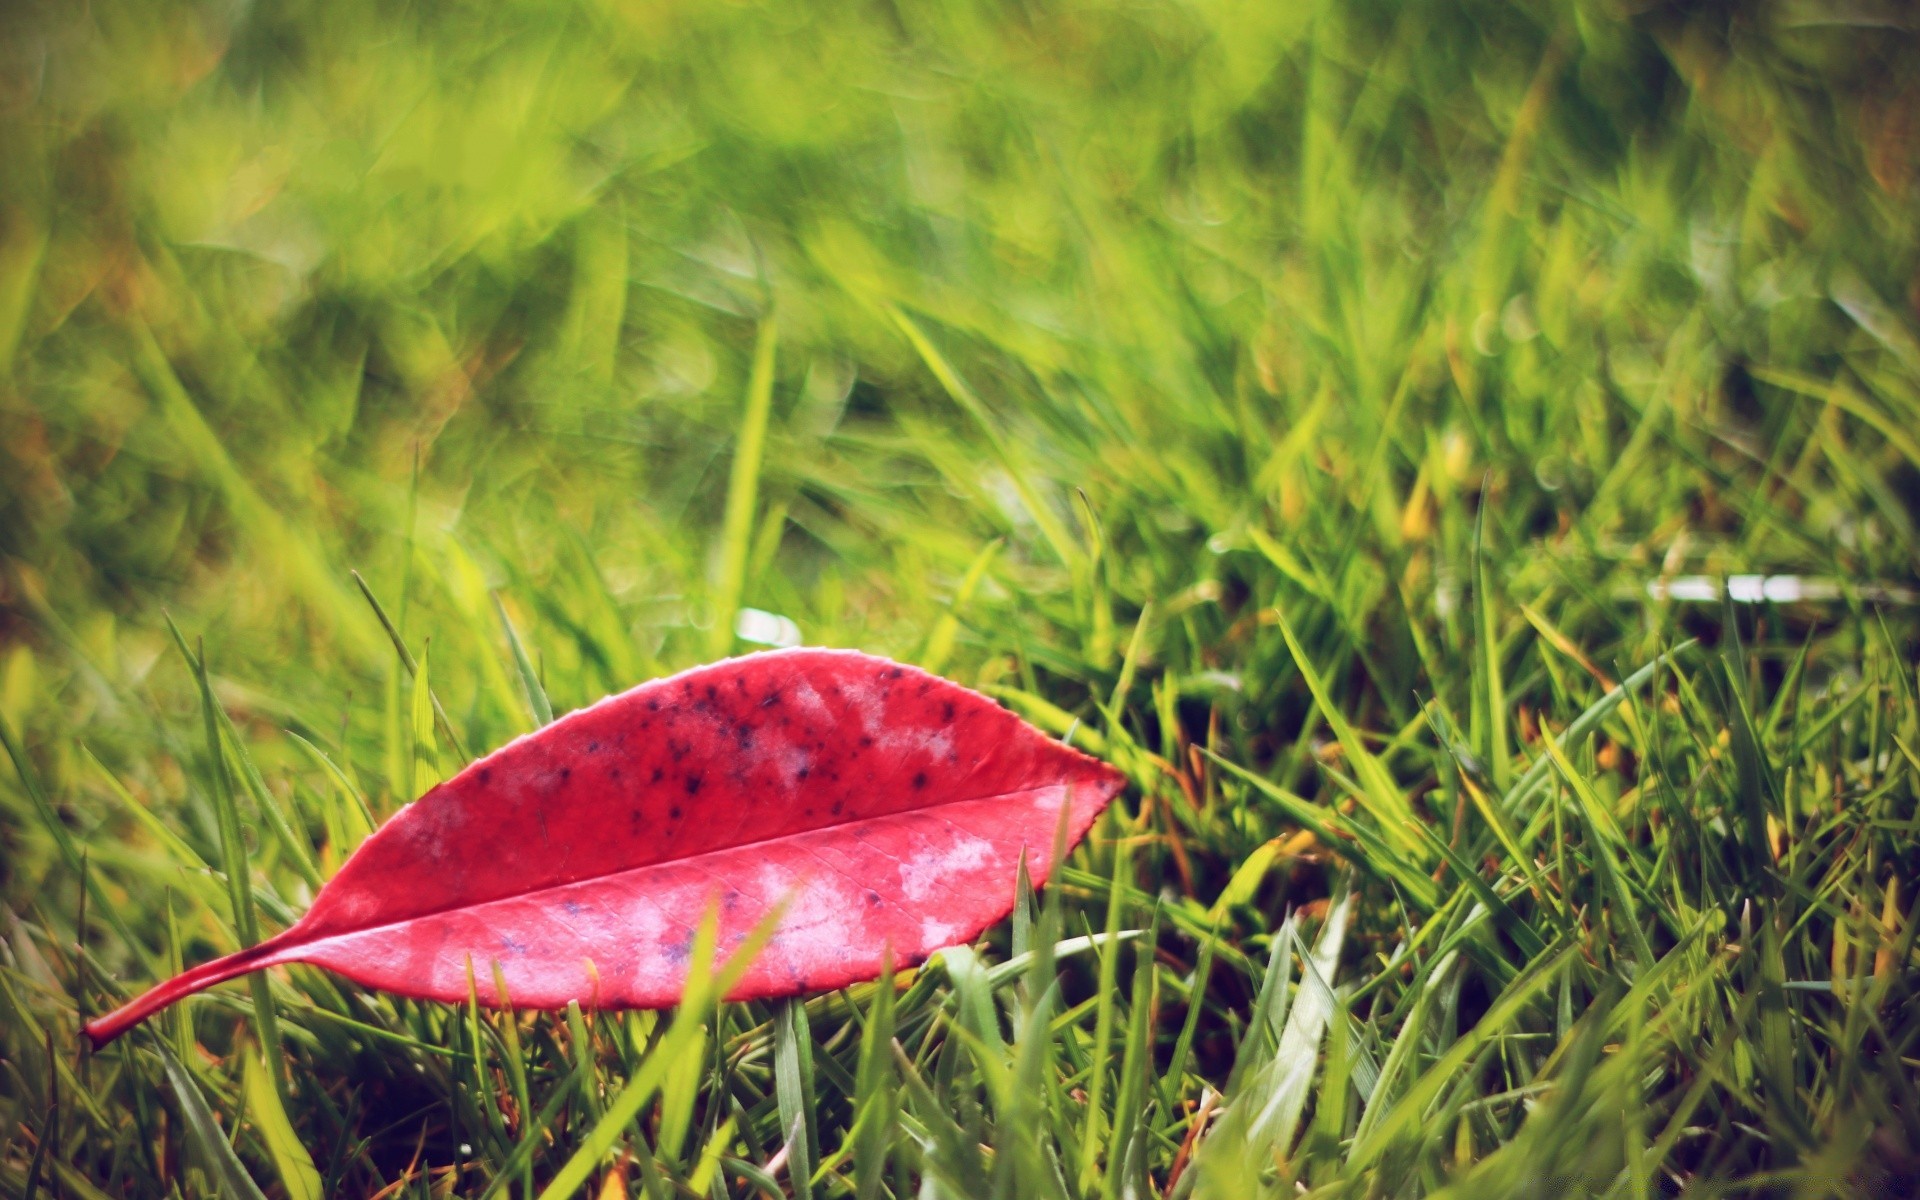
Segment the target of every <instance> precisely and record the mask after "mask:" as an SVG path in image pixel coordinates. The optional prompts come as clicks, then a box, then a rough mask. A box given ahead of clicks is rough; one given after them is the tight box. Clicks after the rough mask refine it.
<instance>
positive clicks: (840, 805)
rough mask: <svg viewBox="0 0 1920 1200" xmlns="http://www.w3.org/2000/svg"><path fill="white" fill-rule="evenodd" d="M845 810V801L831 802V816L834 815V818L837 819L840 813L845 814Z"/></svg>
mask: <svg viewBox="0 0 1920 1200" xmlns="http://www.w3.org/2000/svg"><path fill="white" fill-rule="evenodd" d="M846 809H847V802H846V801H845V800H835V801H834V802H833V815H834V816H836V817H837V816H839V815H840V814H841V813H843V812H845V811H846Z"/></svg>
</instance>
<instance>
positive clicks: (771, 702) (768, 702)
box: [760, 692, 780, 708]
mask: <svg viewBox="0 0 1920 1200" xmlns="http://www.w3.org/2000/svg"><path fill="white" fill-rule="evenodd" d="M760 707H761V708H778V707H780V693H779V692H768V693H767V694H766V696H765V697H763V698H762V699H761V701H760Z"/></svg>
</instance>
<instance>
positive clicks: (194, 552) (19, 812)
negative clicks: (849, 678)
mask: <svg viewBox="0 0 1920 1200" xmlns="http://www.w3.org/2000/svg"><path fill="white" fill-rule="evenodd" d="M1865 12H1866V10H1864V9H1862V10H1858V11H1857V12H1852V14H1851V15H1844V14H1843V15H1837V16H1836V15H1834V14H1832V13H1827V12H1825V11H1824V10H1823V11H1822V12H1818V13H1816V12H1814V11H1813V9H1811V8H1794V7H1792V6H1771V7H1767V6H1757V5H1750V6H1740V5H1736V6H1723V7H1721V8H1719V9H1716V10H1714V11H1712V12H1699V13H1695V12H1693V11H1692V9H1690V8H1687V9H1683V8H1679V7H1675V8H1672V9H1667V8H1650V9H1648V10H1647V11H1644V12H1632V13H1630V12H1627V11H1625V10H1624V9H1616V8H1614V7H1610V6H1601V5H1597V4H1591V5H1574V6H1570V7H1566V8H1557V7H1548V6H1526V7H1504V6H1499V5H1494V4H1485V3H1473V4H1469V5H1467V6H1465V7H1461V6H1458V5H1455V6H1447V5H1439V4H1429V3H1423V2H1415V3H1409V4H1372V3H1368V4H1361V5H1347V6H1331V5H1253V4H1236V3H1222V4H1193V5H1163V6H1157V7H1156V6H1139V5H1135V6H1112V5H1098V4H1096V5H1082V6H1079V7H1073V8H1064V9H1057V10H1048V9H1044V8H1038V7H1033V6H1026V7H1020V8H1011V9H1005V10H1000V9H992V8H987V7H972V6H967V5H963V4H942V5H934V6H904V5H901V6H889V7H880V8H865V7H857V6H845V5H834V6H821V7H820V8H819V9H818V11H811V10H802V9H794V8H790V7H780V6H770V7H764V8H762V7H752V6H745V5H737V6H736V5H724V6H716V5H674V4H659V5H651V4H641V3H618V2H610V3H605V4H583V5H579V6H574V7H564V8H554V7H550V6H547V5H533V4H518V5H513V4H509V5H489V6H480V5H431V6H415V7H413V8H409V9H404V10H394V9H389V8H388V7H386V6H378V5H373V4H369V3H356V2H347V3H337V2H336V3H328V4H297V3H296V4H282V5H253V6H248V7H244V8H239V9H235V8H232V7H198V6H192V5H177V6H161V5H154V4H147V3H124V4H116V3H110V2H100V0H96V2H95V3H93V4H91V5H87V6H58V5H45V6H40V7H37V8H27V7H24V6H23V7H21V8H19V9H17V10H9V12H8V13H7V14H6V15H4V16H3V17H0V22H4V25H0V29H4V31H5V32H4V34H0V47H4V50H3V51H0V52H3V53H4V56H5V58H4V64H3V65H0V71H4V83H5V86H4V89H0V155H4V158H3V159H0V161H4V162H5V163H6V164H7V165H6V168H5V169H4V170H0V718H3V719H0V728H4V729H5V730H6V731H7V738H8V746H7V749H8V751H9V754H10V756H11V758H12V759H13V762H12V764H11V766H10V767H4V768H0V838H3V839H4V843H3V844H4V847H5V850H4V864H3V867H0V894H4V897H5V901H6V904H7V907H8V914H7V921H6V923H5V926H4V928H0V942H4V944H5V949H4V950H0V1080H4V1083H0V1193H4V1194H6V1195H8V1196H27V1195H33V1196H40V1195H54V1194H60V1195H69V1196H92V1195H108V1196H168V1195H179V1196H200V1195H210V1194H214V1193H215V1192H216V1191H218V1192H220V1193H221V1194H226V1195H232V1196H247V1195H252V1194H253V1192H252V1191H250V1190H249V1189H255V1188H257V1189H259V1190H261V1191H263V1192H264V1193H265V1194H267V1195H270V1196H308V1195H325V1196H335V1195H355V1196H360V1195H382V1196H385V1197H403V1196H424V1195H434V1196H440V1195H448V1194H458V1195H482V1194H488V1195H514V1196H520V1195H541V1194H543V1193H552V1194H562V1193H564V1194H582V1195H592V1196H597V1197H601V1198H603V1200H604V1198H606V1197H610V1196H620V1195H645V1196H648V1197H650V1198H654V1200H664V1198H665V1197H670V1196H686V1195H702V1196H706V1195H734V1196H748V1195H774V1196H778V1195H794V1196H822V1197H837V1196H847V1195H851V1196H856V1197H859V1198H860V1200H878V1198H880V1197H894V1198H897V1200H905V1198H906V1197H909V1196H921V1195H929V1196H974V1195H997V1196H1009V1197H1028V1196H1064V1197H1072V1198H1074V1200H1080V1198H1083V1197H1095V1196H1098V1197H1115V1198H1118V1197H1123V1196H1124V1197H1145V1196H1149V1195H1155V1196H1160V1195H1169V1196H1188V1195H1192V1196H1200V1197H1207V1196H1212V1197H1222V1198H1233V1200H1238V1198H1240V1197H1247V1196H1256V1195H1273V1196H1280V1195H1296V1194H1301V1193H1302V1192H1303V1191H1304V1192H1306V1193H1310V1194H1316V1195H1327V1196H1332V1195H1342V1196H1345V1195H1351V1196H1356V1197H1358V1196H1370V1197H1371V1196H1416V1195H1427V1194H1434V1193H1442V1192H1445V1193H1447V1194H1457V1195H1460V1196H1463V1197H1481V1196H1507V1195H1511V1196H1544V1195H1552V1196H1558V1195H1595V1196H1602V1195H1604V1196H1622V1197H1640V1196H1655V1195H1668V1194H1673V1193H1675V1192H1678V1191H1688V1192H1690V1193H1694V1194H1702V1195H1716V1194H1726V1195H1779V1196H1796V1197H1800V1196H1806V1197H1812V1196H1824V1195H1836V1196H1882V1195H1902V1194H1908V1193H1910V1192H1913V1191H1916V1190H1920V1090H1917V1089H1916V1085H1915V1083H1914V1080H1915V1079H1916V1078H1920V1073H1917V1072H1916V1067H1917V1066H1920V1041H1917V1039H1920V1013H1916V1010H1915V993H1914V980H1915V978H1916V976H1915V966H1916V963H1917V962H1920V959H1916V956H1915V938H1916V935H1917V933H1920V908H1916V890H1915V882H1916V877H1917V876H1920V849H1917V848H1916V838H1915V833H1916V821H1920V810H1917V809H1916V790H1917V787H1920V700H1916V688H1920V675H1917V674H1916V669H1915V659H1916V654H1915V647H1916V646H1917V645H1920V628H1916V625H1917V624H1920V623H1917V622H1916V613H1915V611H1914V605H1913V602H1912V601H1913V589H1914V587H1915V564H1916V561H1920V559H1917V558H1916V555H1920V533H1917V532H1916V526H1917V524H1920V336H1916V332H1915V330H1916V316H1915V311H1916V301H1915V290H1914V287H1915V285H1914V280H1915V278H1916V266H1917V260H1916V254H1915V248H1916V228H1915V218H1914V209H1913V207H1912V201H1913V197H1914V195H1915V194H1916V193H1915V190H1914V189H1915V188H1916V187H1920V178H1916V173H1915V164H1916V161H1920V142H1916V141H1915V135H1914V132H1913V131H1914V130H1916V129H1920V73H1917V72H1916V71H1915V69H1914V67H1913V65H1912V64H1913V63H1914V61H1915V59H1914V58H1913V54H1914V47H1913V45H1912V43H1911V36H1912V35H1911V34H1910V33H1908V32H1906V31H1903V30H1899V29H1887V28H1881V27H1878V26H1876V25H1873V24H1871V23H1869V24H1867V25H1850V24H1847V23H1846V22H1847V21H1852V20H1864V19H1865V18H1864V17H1862V15H1861V14H1863V13H1865ZM354 572H358V576H357V577H356V575H355V574H354ZM1730 576H1737V577H1764V578H1768V579H1786V580H1794V581H1798V582H1796V583H1794V585H1793V587H1792V588H1791V589H1788V588H1786V587H1785V585H1780V586H1778V587H1776V588H1775V589H1774V590H1771V591H1769V589H1768V587H1767V586H1765V585H1757V584H1754V583H1751V582H1746V583H1741V584H1739V585H1738V586H1734V587H1731V588H1729V587H1725V586H1723V585H1722V583H1721V581H1722V580H1723V579H1726V578H1727V577H1730ZM1792 597H1798V598H1792ZM743 614H744V615H745V617H746V619H745V620H744V622H740V618H741V617H742V615H743ZM755 614H758V615H755ZM169 620H171V621H172V622H173V624H174V625H175V626H177V631H178V636H177V637H176V634H175V632H174V631H173V630H171V629H170V628H169ZM737 622H740V623H737ZM783 622H787V623H790V625H788V624H783ZM789 628H792V629H797V630H798V633H799V636H800V637H801V638H802V639H804V641H805V642H807V643H808V644H825V645H844V646H857V647H860V648H862V649H865V650H869V651H872V652H875V653H882V654H889V655H892V656H894V657H897V658H900V659H902V660H907V661H914V662H919V663H923V664H925V665H928V666H930V667H935V668H938V669H940V670H942V671H943V672H944V673H946V674H949V675H951V676H952V677H954V678H956V679H958V680H959V681H961V682H963V683H966V684H968V685H970V686H976V687H980V688H982V689H983V690H986V691H988V692H989V693H990V694H992V695H994V696H995V697H996V698H998V699H1000V700H1001V701H1002V702H1004V703H1006V704H1008V705H1009V706H1010V707H1012V708H1014V709H1015V710H1016V711H1019V712H1020V713H1021V714H1022V715H1024V716H1026V717H1027V718H1028V719H1029V720H1032V721H1034V722H1035V723H1037V724H1039V725H1041V726H1042V727H1044V728H1046V729H1048V730H1049V732H1051V733H1053V734H1055V735H1056V736H1060V737H1065V738H1069V739H1071V740H1072V741H1073V743H1074V744H1076V745H1078V746H1081V747H1082V748H1085V749H1089V750H1092V751H1094V752H1097V753H1100V754H1103V755H1104V756H1106V757H1107V758H1109V759H1110V760H1111V761H1113V762H1114V763H1116V764H1117V765H1118V766H1120V767H1121V768H1122V769H1123V770H1125V771H1126V772H1127V773H1128V775H1129V777H1130V778H1131V780H1132V782H1133V786H1132V787H1131V788H1130V789H1129V790H1128V792H1127V793H1126V795H1125V796H1124V797H1123V800H1122V801H1121V802H1120V803H1119V804H1117V805H1116V806H1115V808H1114V809H1113V811H1112V815H1111V817H1110V818H1108V819H1106V820H1105V821H1103V822H1102V824H1101V825H1099V826H1097V827H1096V829H1095V831H1094V833H1093V835H1092V837H1091V838H1090V839H1089V841H1088V843H1087V845H1086V848H1085V849H1083V850H1081V851H1079V852H1077V854H1076V857H1075V858H1074V859H1073V860H1072V863H1071V865H1070V866H1069V867H1068V868H1067V869H1066V870H1064V871H1063V872H1062V873H1061V875H1060V877H1059V878H1058V880H1057V882H1056V886H1054V887H1052V888H1049V889H1048V890H1047V891H1046V892H1045V893H1044V894H1042V895H1041V896H1039V897H1037V898H1035V899H1034V902H1033V903H1032V904H1031V905H1023V906H1022V909H1021V912H1020V914H1018V915H1017V916H1016V919H1015V920H1014V921H1013V922H1011V923H1009V927H1007V928H1002V929H998V930H995V931H993V932H991V933H990V934H989V935H988V937H986V938H985V939H983V941H982V942H981V943H979V944H978V945H976V946H974V947H971V948H966V949H962V950H959V951H956V952H953V953H949V954H947V955H945V956H943V958H942V959H940V960H939V961H937V962H936V963H935V964H932V965H929V966H928V967H926V968H923V969H921V970H920V971H918V972H916V973H913V974H911V975H910V976H903V977H902V978H901V979H899V980H897V981H895V983H896V985H897V986H874V985H869V986H862V987H857V988H853V989H850V990H849V991H847V992H844V993H835V994H831V995H826V996H819V997H814V998H812V999H809V1000H807V1001H805V1002H804V1003H793V1004H784V1005H760V1004H718V1005H713V1006H711V1007H710V1008H709V1007H708V1002H707V1001H702V1002H700V1003H698V1004H694V1005H691V1006H689V1007H687V1008H685V1009H683V1010H682V1012H681V1013H679V1014H659V1015H655V1014H650V1013H632V1014H604V1013H603V1014H596V1013H590V1012H578V1011H570V1012H567V1013H560V1014H518V1015H504V1014H501V1013H498V1012H494V1011H491V1010H489V1009H487V1008H485V1007H483V1006H482V1005H480V1004H478V1003H475V1004H473V1005H469V1006H464V1007H462V1006H453V1007H449V1006H441V1005H430V1004H423V1003H414V1002H409V1001H405V1000H400V999H396V998H394V997H390V996H385V995H380V994H372V993H363V992H360V991H358V990H357V989H354V988H352V987H350V986H349V985H346V984H344V983H343V982H341V981H339V980H337V979H334V978H332V977H330V976H327V975H325V974H324V973H321V972H317V971H314V970H309V969H306V968H293V969H290V970H286V971H276V972H273V973H270V974H268V975H262V976H257V977H256V980H257V982H256V983H254V984H252V985H240V984H232V985H227V986H224V987H222V988H220V989H218V990H216V991H214V992H211V993H209V994H206V995H204V996H201V997H198V998H196V999H194V1000H192V1001H189V1002H187V1003H186V1004H183V1005H181V1006H180V1007H179V1008H178V1009H176V1010H174V1011H171V1012H169V1013H167V1014H165V1015H164V1016H162V1017H160V1018H158V1019H156V1020H155V1021H153V1022H151V1023H150V1025H149V1026H147V1027H145V1028H143V1029H142V1030H140V1031H139V1032H137V1033H135V1034H133V1035H130V1036H129V1037H128V1038H126V1039H124V1040H123V1041H122V1042H120V1043H116V1044H115V1045H114V1046H113V1047H111V1048H110V1049H108V1050H107V1051H105V1052H103V1053H101V1054H99V1055H95V1056H89V1055H87V1054H86V1053H84V1052H83V1050H82V1049H81V1046H80V1042H79V1040H78V1037H77V1029H78V1025H79V1023H80V1021H81V1020H83V1019H84V1018H85V1017H86V1016H88V1015H90V1014H95V1013H98V1012H101V1011H103V1010H104V1009H105V1008H106V1007H108V1006H109V1005H110V1004H112V1003H114V1002H115V1001H116V1000H118V999H122V998H125V996H127V995H129V994H130V993H131V992H132V991H133V990H134V989H137V988H139V987H143V986H145V985H146V984H147V983H149V982H151V981H152V980H154V979H156V978H158V977H161V976H163V975H165V974H168V973H170V972H171V971H172V970H174V969H177V968H178V966H179V965H181V964H183V963H185V964H191V963H195V962H199V961H203V960H205V959H207V958H209V957H212V956H213V955H215V954H219V953H225V952H228V951H231V950H233V949H235V948H236V947H237V946H238V945H239V944H240V943H241V942H242V941H243V940H245V939H247V938H250V937H252V936H255V934H256V933H258V934H266V933H271V932H272V931H274V930H276V929H278V928H281V927H283V926H284V925H285V924H286V923H287V922H289V921H290V920H291V919H292V918H293V917H294V916H295V915H296V914H297V913H299V912H300V911H302V910H303V909H304V906H305V904H306V903H307V901H308V900H309V899H310V897H311V895H312V892H313V890H314V886H315V883H316V882H317V881H318V880H321V879H324V878H326V877H327V876H328V875H329V874H330V873H331V872H332V871H333V870H334V869H336V868H337V867H338V865H339V863H340V862H341V861H342V860H343V858H344V857H345V856H346V854H347V853H349V852H350V851H351V849H352V848H353V846H355V845H356V844H357V843H358V841H359V839H360V838H362V837H364V836H365V835H366V834H367V832H369V831H370V829H371V828H372V826H373V824H375V823H377V822H378V821H379V820H380V819H381V818H382V817H383V816H385V815H386V814H388V813H391V812H392V811H393V810H394V809H396V808H397V807H398V806H399V805H400V804H402V803H404V802H406V801H407V800H409V799H411V798H412V797H413V796H414V795H416V794H417V793H418V791H419V790H420V789H421V788H422V787H424V786H426V785H428V784H430V783H431V782H432V781H434V780H436V779H439V778H444V777H445V776H447V775H449V774H451V773H452V772H453V771H454V770H456V769H458V767H459V766H460V765H461V762H462V759H463V755H464V754H473V753H480V752H483V751H484V750H486V749H488V748H491V747H494V746H497V745H499V744H501V743H502V742H504V741H505V740H507V739H508V738H510V737H513V736H515V735H518V734H520V733H524V732H527V731H528V730H530V729H533V728H535V727H536V726H537V725H539V724H541V723H544V722H545V721H546V720H548V719H550V717H551V716H552V714H553V713H556V712H564V711H566V710H569V709H572V708H574V707H577V706H579V705H581V704H584V703H588V702H591V701H592V700H595V699H597V698H599V697H600V696H602V695H604V694H607V693H608V692H612V691H616V690H621V689H624V688H626V687H629V686H631V685H633V684H634V683H637V682H639V681H641V680H643V679H646V678H649V677H651V676H653V675H656V674H659V673H662V672H665V671H669V670H673V669H677V668H679V667H683V666H686V665H689V664H692V663H695V662H699V661H703V660H705V659H706V658H709V657H711V656H714V655H716V654H721V653H729V652H736V653H737V652H742V651H745V650H750V649H753V648H755V645H756V643H754V642H749V641H744V640H742V639H741V638H740V637H739V636H738V635H737V633H736V631H737V630H743V629H744V630H746V631H747V632H748V633H750V634H753V636H755V637H759V638H775V639H777V638H779V637H782V636H784V631H786V630H788V629H789ZM13 767H17V768H18V770H17V771H15V770H13V769H12V768H13ZM487 986H488V981H487V980H486V978H485V977H484V974H482V977H481V978H478V979H477V980H476V988H475V997H476V1000H478V999H481V998H483V997H484V995H485V992H484V989H485V988H487ZM262 1046H266V1047H270V1048H271V1047H276V1046H277V1047H278V1049H277V1051H274V1052H271V1053H269V1054H267V1055H266V1056H264V1058H263V1057H262V1055H261V1047H262Z"/></svg>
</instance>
